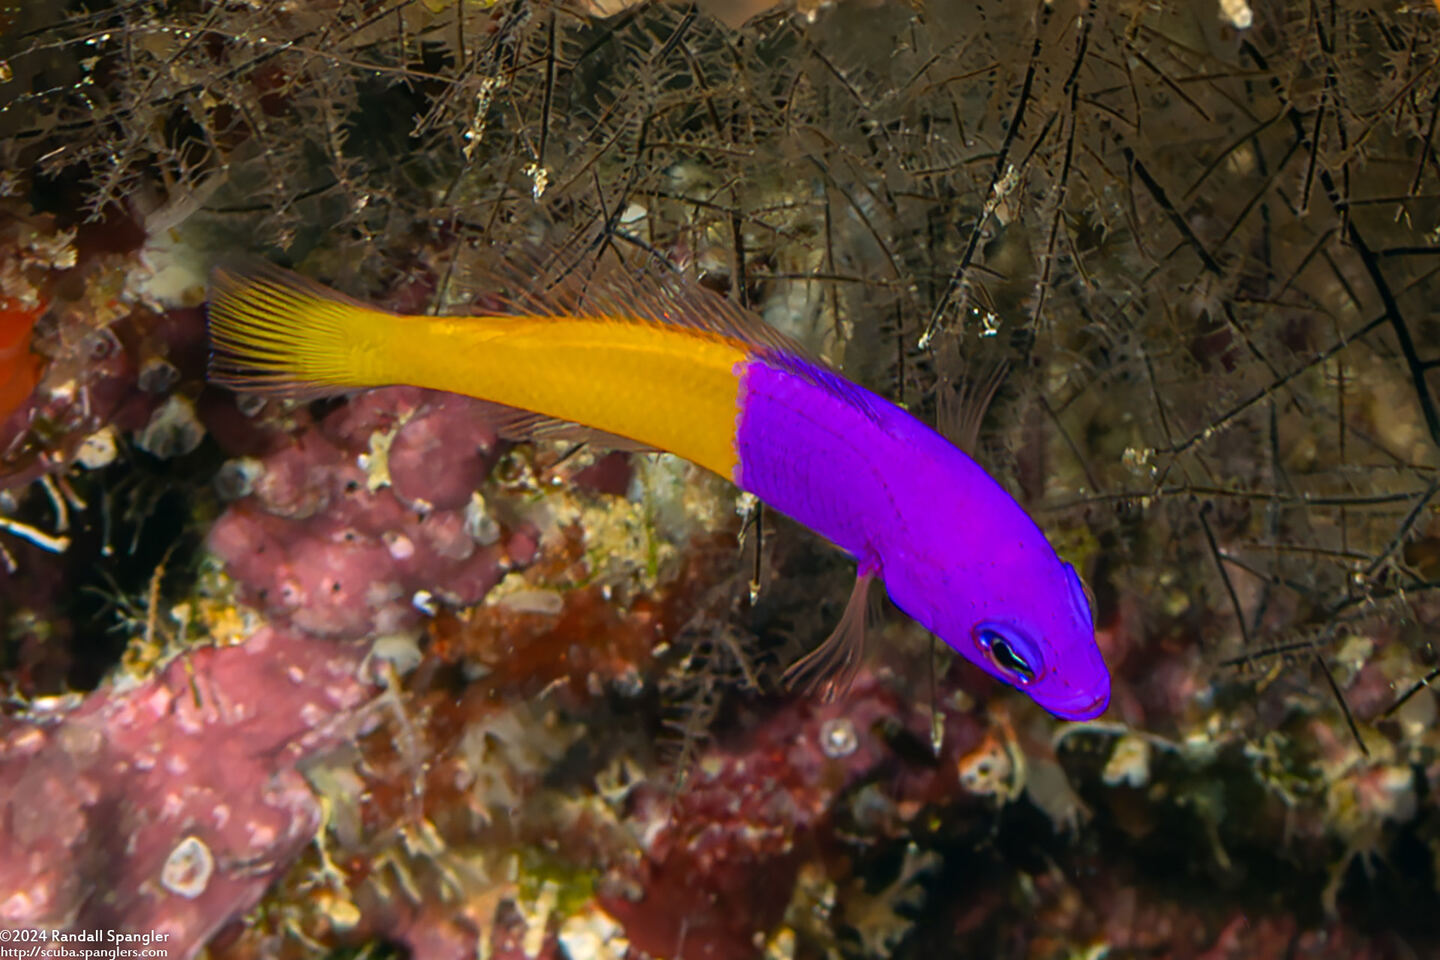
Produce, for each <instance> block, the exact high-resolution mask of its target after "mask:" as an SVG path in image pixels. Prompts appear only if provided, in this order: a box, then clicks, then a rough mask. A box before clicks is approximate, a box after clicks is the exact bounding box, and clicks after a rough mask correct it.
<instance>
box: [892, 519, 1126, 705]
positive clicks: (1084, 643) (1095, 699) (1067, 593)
mask: <svg viewBox="0 0 1440 960" xmlns="http://www.w3.org/2000/svg"><path fill="white" fill-rule="evenodd" d="M1036 539H1037V540H1038V542H1033V541H1032V542H1031V543H1028V544H1027V545H1026V546H1027V547H1028V549H1023V550H1017V551H1015V553H1014V554H1012V555H1011V556H1000V555H997V553H996V552H994V551H992V552H991V553H990V555H989V556H988V558H986V559H985V560H983V561H981V562H979V563H973V562H963V561H962V562H961V563H958V564H956V565H955V566H954V567H952V568H951V570H950V571H949V574H950V575H949V576H945V577H943V578H942V579H940V580H935V579H931V578H928V577H916V578H910V577H906V576H904V574H903V572H902V571H900V570H894V569H892V568H891V567H890V566H889V565H887V568H886V571H885V573H886V577H885V580H886V586H887V588H888V589H889V591H890V594H891V596H892V597H893V598H894V599H895V601H896V603H897V604H898V605H899V606H900V607H901V608H902V609H904V610H906V611H907V612H909V613H910V614H911V616H913V617H915V619H916V620H918V621H920V622H921V623H922V624H924V625H925V626H926V627H928V628H930V629H931V630H932V631H934V633H935V634H936V635H937V636H938V637H940V639H942V640H944V641H945V642H946V643H947V644H949V645H950V646H951V647H952V648H953V649H954V650H955V651H956V652H958V653H960V654H962V655H963V656H964V657H965V658H966V659H968V660H969V661H970V662H971V663H973V664H975V665H976V666H977V667H979V668H980V669H981V670H984V671H985V672H986V673H988V674H990V675H991V676H993V677H995V678H996V679H998V680H1002V681H1004V682H1005V683H1008V684H1010V685H1011V686H1013V687H1015V688H1017V689H1019V690H1021V691H1022V692H1024V693H1025V694H1027V695H1028V696H1030V697H1031V698H1032V699H1033V700H1034V701H1035V702H1036V703H1038V704H1040V706H1042V707H1044V708H1045V709H1046V710H1049V711H1050V712H1051V713H1053V714H1055V715H1056V716H1058V717H1061V718H1063V719H1066V720H1090V719H1093V718H1094V717H1097V716H1099V715H1100V714H1102V713H1104V712H1105V708H1106V707H1107V706H1108V705H1109V703H1110V673H1109V671H1108V670H1107V669H1106V667H1105V661H1104V660H1103V659H1102V658H1101V656H1100V649H1099V647H1098V646H1097V645H1096V643H1095V626H1094V620H1093V618H1092V616H1091V612H1090V600H1089V596H1088V594H1087V593H1086V591H1085V587H1084V585H1083V584H1082V583H1081V582H1080V577H1079V575H1078V574H1077V573H1076V572H1075V568H1074V567H1072V566H1071V565H1070V564H1068V563H1065V562H1064V561H1062V560H1061V559H1060V558H1059V557H1058V556H1056V555H1055V553H1054V551H1053V550H1051V549H1050V546H1049V544H1048V543H1046V542H1045V540H1044V537H1043V535H1041V534H1039V532H1038V531H1036ZM1005 552H1006V551H1000V553H1005ZM892 573H893V574H896V576H893V577H892Z"/></svg>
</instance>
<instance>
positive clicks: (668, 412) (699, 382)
mask: <svg viewBox="0 0 1440 960" xmlns="http://www.w3.org/2000/svg"><path fill="white" fill-rule="evenodd" d="M210 317H211V334H212V344H213V350H214V352H213V354H212V365H211V377H212V379H213V380H215V381H216V382H219V383H221V384H224V385H228V386H232V387H235V388H238V389H246V390H252V391H253V390H259V391H271V392H278V393H295V392H297V391H300V392H311V393H315V392H325V391H330V392H334V391H342V390H351V389H355V388H360V387H375V386H384V385H389V384H409V385H413V386H420V387H428V388H432V389H439V390H448V391H452V392H455V393H461V394H466V395H469V396H473V397H478V398H480V399H484V400H489V401H493V402H497V403H502V404H505V405H507V406H511V407H516V408H519V409H522V410H527V411H534V412H536V413H538V414H543V415H545V416H546V417H550V418H554V419H556V420H559V421H570V422H574V423H578V424H582V425H584V426H587V427H591V428H594V429H596V430H599V431H604V432H605V433H608V434H612V435H617V436H620V437H625V438H628V439H630V440H632V441H636V442H638V443H641V444H644V445H647V446H651V447H655V448H658V449H661V450H666V451H669V452H671V453H674V454H677V455H679V456H681V457H684V458H686V459H688V460H691V461H693V462H694V463H697V464H699V465H701V466H703V467H706V468H708V469H710V470H712V471H714V472H716V473H718V474H720V475H722V476H725V477H728V478H729V479H731V480H733V481H734V482H735V483H736V484H737V485H738V486H740V487H741V488H742V489H745V490H748V491H750V492H751V493H754V494H755V495H756V496H757V497H759V498H760V499H761V500H762V501H764V502H765V503H767V504H768V505H770V506H771V507H773V508H775V509H777V510H779V511H781V512H782V513H785V514H787V515H789V516H791V517H793V518H794V519H796V520H798V521H799V522H801V523H803V524H805V525H806V526H808V527H810V528H811V529H813V530H815V531H816V532H818V533H820V534H821V535H823V536H825V537H826V538H828V539H829V540H831V541H832V542H833V543H835V544H836V545H837V546H839V547H840V548H841V549H843V550H845V551H846V552H848V553H850V554H851V555H852V556H854V557H855V558H856V560H857V562H858V564H859V574H860V576H859V579H858V581H857V587H856V591H855V593H854V594H852V600H851V604H850V605H849V607H847V615H846V619H847V620H849V621H850V622H851V630H852V633H853V634H854V636H856V637H858V636H860V635H861V633H860V631H863V619H864V617H863V607H864V604H863V596H864V591H865V587H866V586H868V583H869V582H870V579H871V578H879V579H882V580H883V582H884V584H885V587H886V589H887V591H888V592H889V594H890V596H891V598H892V599H893V600H894V601H895V603H896V604H897V605H898V606H899V607H900V608H901V609H902V610H904V611H905V612H906V613H908V614H909V615H910V616H912V617H914V618H915V619H916V620H917V621H919V622H920V623H921V624H922V625H924V626H925V627H927V628H929V629H930V630H932V631H934V632H935V633H936V635H937V636H939V637H940V638H941V639H942V640H944V641H945V642H946V643H948V644H949V645H950V646H951V647H952V648H954V649H955V650H956V651H957V652H959V653H960V654H962V655H964V656H965V657H966V658H967V659H969V660H970V661H971V662H973V663H975V664H976V665H978V666H979V667H981V668H982V669H984V670H985V671H986V672H988V673H990V674H992V675H993V676H996V677H998V678H999V679H1001V680H1003V681H1005V682H1007V683H1010V684H1012V685H1015V686H1017V687H1019V688H1020V689H1022V690H1024V691H1025V692H1026V693H1028V694H1029V695H1030V696H1032V697H1033V698H1034V699H1035V700H1036V701H1037V702H1038V703H1039V704H1040V705H1041V706H1044V707H1045V708H1047V709H1049V710H1051V711H1052V712H1054V713H1056V714H1058V715H1060V716H1063V717H1067V718H1070V719H1087V718H1089V717H1093V716H1095V715H1097V714H1099V713H1100V712H1102V711H1103V710H1104V709H1105V706H1106V704H1107V703H1108V700H1109V675H1108V673H1107V672H1106V669H1105V665H1104V663H1103V661H1102V660H1101V657H1100V654H1099V651H1098V649H1097V648H1096V646H1095V640H1094V628H1093V624H1092V621H1091V614H1090V608H1089V604H1088V601H1087V599H1086V595H1085V593H1084V589H1083V587H1082V586H1081V584H1080V581H1079V578H1078V576H1076V574H1075V571H1074V570H1073V569H1072V568H1071V567H1070V566H1069V565H1068V564H1065V563H1064V562H1063V561H1062V560H1060V558H1059V557H1058V556H1057V555H1056V554H1055V552H1054V550H1053V549H1051V547H1050V545H1049V543H1048V542H1047V541H1046V539H1045V536H1044V534H1043V533H1042V532H1041V531H1040V529H1039V528H1038V527H1037V526H1036V525H1035V523H1034V522H1033V521H1032V520H1031V519H1030V517H1029V516H1028V515H1027V514H1026V513H1025V512H1024V510H1023V509H1022V508H1021V507H1020V506H1019V504H1018V503H1016V502H1015V501H1014V499H1013V498H1011V497H1010V496H1009V495H1008V494H1007V493H1006V492H1005V491H1004V489H1003V488H1001V487H1000V486H999V484H997V483H996V482H995V481H994V480H993V479H992V478H991V477H990V476H989V475H988V474H986V473H985V471H984V470H983V469H981V468H980V467H979V465H977V464H976V463H975V462H974V461H973V460H972V459H971V458H970V457H968V456H967V455H966V454H965V453H963V452H962V451H961V450H960V449H959V448H957V447H956V446H955V445H953V444H952V443H950V442H949V441H948V440H946V439H945V438H944V437H942V436H941V435H940V434H938V433H936V432H935V431H934V430H932V429H930V428H929V427H928V426H926V425H925V424H923V423H921V422H920V421H919V420H917V419H916V418H915V417H913V416H912V415H910V414H909V413H907V412H906V411H904V410H902V409H900V408H899V407H897V406H896V405H894V404H892V403H890V402H889V401H887V400H885V399H884V398H883V397H880V396H878V395H876V394H874V393H872V392H870V391H868V390H865V389H864V388H863V387H860V386H859V385H857V384H854V383H852V382H851V381H849V380H846V379H845V378H844V377H843V376H841V375H840V374H839V373H837V372H835V371H834V370H831V369H829V368H827V367H825V366H824V365H823V364H821V363H819V362H818V361H815V360H812V359H809V358H806V357H805V356H804V355H803V352H802V351H800V349H799V348H798V347H797V346H795V345H793V344H791V343H789V342H788V341H786V340H785V339H784V338H783V337H781V336H780V335H778V334H776V333H774V331H771V330H769V328H766V327H764V326H763V324H761V323H760V321H758V320H757V319H755V318H753V317H751V316H750V315H748V314H744V313H743V312H741V311H739V310H738V308H735V307H733V305H730V304H728V303H727V302H725V301H723V300H720V299H719V298H716V297H714V296H713V295H710V294H708V293H706V292H704V291H694V292H691V291H688V290H685V289H684V288H679V287H677V286H676V285H675V284H673V283H659V284H657V283H651V282H649V281H643V280H642V281H640V282H629V283H623V284H611V285H610V286H609V287H606V288H605V289H604V290H603V291H602V293H601V294H600V295H596V296H589V297H588V298H587V299H586V300H585V301H584V302H583V303H577V302H574V298H566V297H561V298H556V299H554V300H547V299H544V298H541V299H539V300H536V299H534V298H525V299H517V300H516V301H514V302H513V303H511V304H510V305H508V306H507V308H506V310H505V311H504V313H503V314H501V315H494V316H473V317H419V316H401V315H396V314H391V313H387V312H385V311H381V310H377V309H374V308H373V307H369V306H366V305H364V304H360V303H357V302H354V301H350V300H347V299H345V298H342V297H340V296H338V295H336V294H334V293H333V292H330V291H327V290H324V289H323V288H320V287H317V286H315V285H312V284H309V283H308V282H306V281H302V280H299V279H298V278H286V277H280V276H278V275H275V276H271V275H269V274H261V275H257V276H253V277H236V276H231V275H225V274H221V275H218V276H217V282H216V285H215V291H214V296H213V297H212V302H211V308H210ZM857 600H858V602H857ZM856 611H858V613H857V612H856ZM857 624H858V625H857ZM844 629H846V628H845V627H844V622H843V621H842V627H841V628H837V636H840V634H841V631H843V630H844ZM842 639H843V638H842ZM828 642H829V641H827V643H828ZM839 645H840V646H844V643H843V642H842V643H840V644H839ZM853 653H854V651H850V652H849V653H847V656H850V659H849V660H847V661H846V662H847V663H848V664H850V665H851V666H852V667H853V662H854V657H853ZM827 669H829V668H827Z"/></svg>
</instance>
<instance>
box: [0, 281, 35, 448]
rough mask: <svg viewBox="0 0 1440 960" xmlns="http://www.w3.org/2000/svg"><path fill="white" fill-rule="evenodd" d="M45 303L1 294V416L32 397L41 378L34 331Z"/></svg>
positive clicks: (9, 412) (3, 417)
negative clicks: (26, 302)
mask: <svg viewBox="0 0 1440 960" xmlns="http://www.w3.org/2000/svg"><path fill="white" fill-rule="evenodd" d="M44 312H45V304H43V303H41V304H39V305H38V306H34V307H27V306H25V305H24V304H23V303H21V302H20V301H19V300H17V299H15V298H14V297H0V420H3V419H5V418H6V417H8V416H10V414H12V413H14V412H15V410H16V409H17V408H18V407H19V406H20V405H21V404H22V403H24V402H25V401H26V399H28V398H29V396H30V392H31V391H32V390H34V389H35V384H36V383H37V382H39V380H40V367H41V360H40V358H39V357H38V356H36V355H35V354H34V353H31V352H30V331H31V329H32V328H34V326H35V321H36V320H38V319H39V318H40V315H41V314H42V313H44Z"/></svg>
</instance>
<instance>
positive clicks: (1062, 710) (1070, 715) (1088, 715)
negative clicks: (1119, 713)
mask: <svg viewBox="0 0 1440 960" xmlns="http://www.w3.org/2000/svg"><path fill="white" fill-rule="evenodd" d="M1109 706H1110V691H1109V690H1104V691H1101V692H1100V693H1099V694H1086V695H1084V696H1080V697H1076V698H1074V699H1073V700H1065V701H1062V702H1060V703H1055V704H1051V705H1050V712H1051V713H1053V714H1055V715H1056V716H1059V717H1063V718H1065V719H1066V720H1094V719H1095V718H1096V717H1098V716H1100V714H1102V713H1104V712H1105V710H1106V708H1108V707H1109Z"/></svg>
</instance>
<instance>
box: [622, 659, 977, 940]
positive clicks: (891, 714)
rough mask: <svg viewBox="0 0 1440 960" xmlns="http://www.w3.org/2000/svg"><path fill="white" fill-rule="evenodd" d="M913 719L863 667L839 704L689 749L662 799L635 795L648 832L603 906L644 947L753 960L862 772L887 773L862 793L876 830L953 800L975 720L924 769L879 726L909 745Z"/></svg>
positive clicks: (649, 792) (825, 845)
mask: <svg viewBox="0 0 1440 960" xmlns="http://www.w3.org/2000/svg"><path fill="white" fill-rule="evenodd" d="M924 723H925V720H924V718H922V717H921V716H920V715H919V712H918V711H912V710H907V709H905V708H903V707H902V705H901V704H900V703H899V702H898V701H897V700H896V699H895V696H894V693H893V691H892V690H890V689H889V688H887V686H886V685H885V684H883V683H881V682H880V681H878V680H877V679H876V678H875V677H874V676H873V675H872V674H870V673H869V672H863V673H862V674H861V676H860V677H859V678H858V679H857V682H856V685H855V687H854V688H853V689H852V691H851V692H850V694H849V695H848V696H847V697H846V698H845V699H844V700H843V701H841V702H838V703H834V704H821V703H819V702H814V701H799V702H794V703H791V704H789V705H788V706H786V707H785V708H783V709H782V710H781V711H779V712H778V713H776V714H775V715H773V716H771V717H770V718H769V719H768V721H767V722H766V723H765V724H764V725H763V726H760V727H759V728H757V729H756V730H754V731H753V733H752V734H751V735H749V736H748V737H746V738H744V739H743V740H742V741H740V742H737V743H735V744H732V745H729V746H727V747H722V748H716V749H715V750H713V751H711V752H709V753H707V754H706V755H704V756H702V757H700V758H699V759H698V760H697V762H696V770H695V772H694V774H693V777H692V779H691V780H690V781H689V782H687V783H686V785H685V788H684V789H683V790H682V791H680V792H679V794H678V795H677V796H675V797H674V798H673V799H672V798H671V797H670V796H668V795H667V794H666V793H665V792H664V791H663V788H662V787H659V786H656V787H652V788H646V789H642V790H641V791H637V793H638V796H636V797H635V798H634V801H633V804H634V810H635V818H636V820H637V821H639V822H640V823H642V824H643V823H645V822H646V821H650V822H653V824H654V829H653V831H646V833H645V836H647V837H648V840H647V842H646V844H645V850H644V854H643V857H642V858H641V859H640V860H639V861H638V863H637V864H636V865H634V866H630V867H620V868H617V869H616V870H613V871H612V872H611V875H610V877H609V884H608V887H609V890H610V891H611V892H609V893H607V894H606V895H604V896H602V898H601V903H602V905H603V906H604V908H605V910H606V911H607V912H608V913H610V914H611V915H612V916H614V917H615V918H617V919H618V920H620V921H621V923H622V924H623V926H624V929H625V933H626V936H627V937H628V938H629V940H630V942H631V943H632V944H633V945H634V946H635V947H636V948H638V949H639V950H641V951H643V952H644V953H645V954H649V955H653V956H675V955H679V954H680V953H681V952H682V951H683V954H684V955H685V956H688V957H696V958H704V960H738V958H744V957H751V956H755V955H756V954H757V952H758V951H759V946H760V945H761V944H763V943H764V942H765V941H766V939H767V938H768V937H769V936H770V934H771V933H773V931H774V930H775V928H776V927H777V926H778V925H779V923H780V921H781V919H782V918H783V917H784V915H785V913H786V909H787V906H788V905H789V904H790V902H791V898H792V894H793V889H794V887H795V883H796V876H797V871H798V870H799V868H800V866H801V865H802V864H803V863H804V862H806V861H807V860H811V859H814V858H816V857H821V856H823V855H825V854H826V853H827V852H831V848H833V847H834V846H835V844H836V838H835V836H834V833H833V827H834V822H833V821H834V817H835V815H836V813H837V809H836V805H837V803H838V802H839V801H841V800H842V799H844V798H846V797H847V796H850V795H851V791H853V790H854V789H855V788H856V786H857V785H858V784H859V783H860V782H861V781H862V780H863V779H865V778H866V777H869V776H873V775H874V774H875V772H876V771H877V770H886V771H887V773H888V776H887V777H886V779H885V784H884V786H883V787H882V788H881V795H880V796H879V797H876V798H874V800H873V801H872V804H873V805H875V806H877V807H879V808H880V809H883V810H884V811H885V815H882V816H880V817H878V818H877V819H876V820H875V821H874V822H871V823H867V824H866V826H867V828H869V829H872V830H876V831H877V832H878V833H885V832H887V828H888V829H894V830H896V831H900V830H903V824H904V823H905V822H906V821H907V820H909V819H910V818H912V817H914V816H916V815H917V814H918V813H919V812H920V811H921V810H922V809H924V807H925V805H926V804H927V803H930V802H934V801H938V800H941V799H943V798H946V797H949V798H951V799H954V798H955V797H956V796H957V795H959V796H963V795H964V793H965V791H963V790H961V789H959V786H958V783H957V781H956V778H955V774H954V770H955V763H956V760H957V758H958V757H959V755H960V754H961V753H963V752H964V751H966V750H968V749H970V748H971V747H973V746H974V744H975V743H976V742H977V741H978V740H979V739H980V735H981V734H980V727H979V724H977V723H976V722H975V720H974V718H972V717H969V716H954V717H951V718H949V720H948V724H949V727H948V731H947V736H946V738H945V739H946V741H947V745H946V748H945V750H944V752H943V754H942V755H941V756H940V757H937V758H935V762H934V764H933V766H932V765H931V764H928V763H925V764H914V763H911V764H905V763H901V762H900V761H899V758H897V756H896V754H895V751H894V749H893V748H892V746H891V745H890V743H889V742H888V741H887V731H888V733H889V735H890V736H895V735H897V734H898V735H900V736H905V735H909V736H911V737H912V738H913V739H914V740H915V742H916V743H920V742H923V741H922V740H921V738H922V737H926V736H928V731H926V732H924V733H922V730H924V727H923V726H922V724H924ZM896 725H898V727H899V729H898V730H897V729H893V728H894V727H895V726H896ZM907 728H908V729H907Z"/></svg>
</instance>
